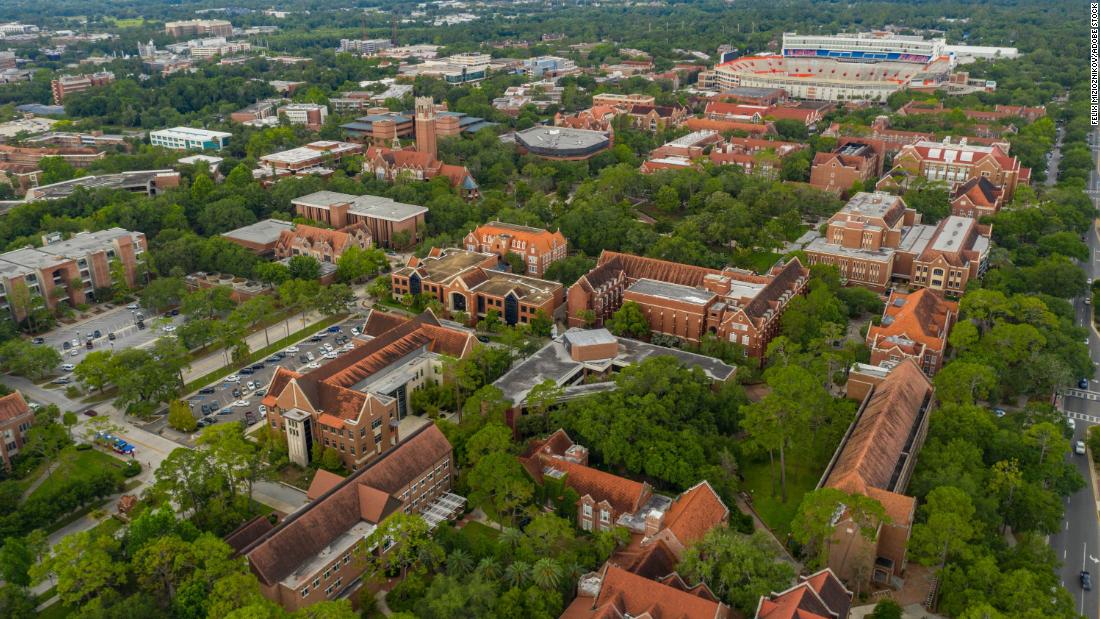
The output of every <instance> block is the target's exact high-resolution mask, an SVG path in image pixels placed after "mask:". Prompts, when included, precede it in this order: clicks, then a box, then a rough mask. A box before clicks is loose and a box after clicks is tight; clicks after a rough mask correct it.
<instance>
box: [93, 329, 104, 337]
mask: <svg viewBox="0 0 1100 619" xmlns="http://www.w3.org/2000/svg"><path fill="white" fill-rule="evenodd" d="M94 335H95V336H96V338H97V339H98V338H101V337H103V332H102V331H100V330H99V329H96V330H95V333H94Z"/></svg>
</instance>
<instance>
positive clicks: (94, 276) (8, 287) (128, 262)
mask: <svg viewBox="0 0 1100 619" xmlns="http://www.w3.org/2000/svg"><path fill="white" fill-rule="evenodd" d="M44 240H45V241H46V242H45V244H43V246H42V247H37V248H36V247H29V246H28V247H24V248H22V249H16V250H13V251H9V252H5V253H3V254H0V308H4V309H8V310H9V311H11V313H12V315H13V317H14V318H15V319H16V320H23V319H24V318H25V317H26V308H21V307H16V306H12V304H11V303H12V300H13V291H14V290H16V289H17V288H19V287H23V286H25V287H26V288H27V290H28V291H29V292H30V294H31V295H32V296H41V297H42V299H43V302H44V303H45V305H46V307H47V308H49V309H51V310H52V309H54V308H56V307H57V305H58V303H62V302H67V303H69V304H71V305H74V306H75V305H79V304H81V303H86V302H87V301H88V299H89V297H93V296H94V294H95V291H96V290H97V289H103V288H110V287H111V286H112V283H113V282H112V279H111V263H112V262H113V261H115V260H118V261H119V262H121V263H122V269H123V274H124V275H125V277H126V283H127V284H128V285H129V286H131V287H134V286H135V285H136V284H137V282H138V263H139V261H140V260H141V255H142V254H143V253H144V252H145V250H146V249H147V247H148V246H147V243H146V241H145V235H144V234H142V233H140V232H130V231H128V230H123V229H122V228H110V229H107V230H99V231H96V232H80V233H78V234H75V235H73V236H72V237H71V238H69V239H67V240H64V241H62V240H60V238H57V237H54V236H52V235H51V236H47V237H46V238H45V239H44ZM55 291H59V292H55Z"/></svg>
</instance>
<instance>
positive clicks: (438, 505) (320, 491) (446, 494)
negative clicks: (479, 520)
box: [240, 424, 466, 612]
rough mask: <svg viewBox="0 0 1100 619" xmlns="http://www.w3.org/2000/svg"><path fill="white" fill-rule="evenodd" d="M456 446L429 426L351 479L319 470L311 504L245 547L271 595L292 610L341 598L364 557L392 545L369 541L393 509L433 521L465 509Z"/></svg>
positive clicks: (356, 581)
mask: <svg viewBox="0 0 1100 619" xmlns="http://www.w3.org/2000/svg"><path fill="white" fill-rule="evenodd" d="M453 479H454V464H453V462H452V450H451V444H450V443H449V442H448V441H447V438H446V437H445V436H443V433H442V432H441V431H440V430H439V429H438V428H437V427H436V426H435V424H427V425H426V426H424V427H422V428H421V429H419V430H418V431H416V432H415V433H414V434H412V435H410V436H409V437H408V438H406V439H405V440H404V441H402V442H401V443H400V444H398V445H396V446H393V447H388V448H387V450H386V451H385V452H384V453H382V454H381V455H380V456H379V457H378V458H376V459H374V460H373V461H372V462H370V463H369V464H366V465H365V466H363V467H361V468H359V469H357V470H355V471H354V472H353V473H352V474H351V475H349V476H348V477H346V478H341V477H340V476H338V475H333V474H331V473H327V472H326V471H318V473H317V477H315V478H314V481H313V484H312V485H311V486H310V493H309V494H310V496H311V497H315V498H313V500H312V501H310V503H308V504H307V505H306V506H305V507H303V508H302V509H300V510H298V511H297V512H295V513H293V514H291V515H290V516H288V517H287V518H286V519H285V520H283V522H282V523H281V524H279V526H277V527H275V528H274V529H271V530H269V531H267V532H265V533H263V534H262V535H260V536H259V538H258V539H256V540H255V541H253V542H252V543H251V544H249V545H248V546H246V547H245V548H244V549H243V550H242V551H241V553H240V554H241V555H243V556H244V557H245V558H246V559H247V560H248V565H249V567H250V568H251V570H252V573H253V574H255V575H256V577H257V579H258V580H259V581H260V591H261V592H262V593H263V595H264V596H265V597H267V598H268V599H269V600H272V601H273V602H276V603H277V604H279V605H280V606H282V607H283V608H285V609H286V610H288V611H292V612H293V611H296V610H298V609H301V608H304V607H306V606H309V605H311V604H316V603H317V602H323V601H326V600H334V599H343V598H347V597H349V596H350V595H351V594H353V593H354V592H355V591H356V590H357V589H358V588H359V586H360V585H361V583H362V580H363V579H362V576H363V573H364V572H365V571H366V568H367V566H368V565H367V560H366V555H368V554H382V553H385V552H388V551H389V550H390V549H391V548H392V545H391V542H390V541H388V540H386V541H383V542H382V543H381V545H380V546H372V547H367V538H369V537H370V536H371V534H372V533H374V531H375V530H376V529H377V528H378V526H379V525H381V523H382V522H383V521H385V520H386V518H388V517H389V516H391V515H392V514H395V513H399V512H402V513H405V514H418V515H420V516H421V517H423V518H424V519H425V520H427V521H428V523H429V525H431V526H433V527H434V526H435V525H436V524H438V523H439V522H442V521H444V520H447V519H450V518H453V517H454V516H455V515H457V514H458V513H459V512H461V510H462V508H463V506H464V505H465V501H466V500H465V499H464V498H462V497H460V496H458V495H455V494H453V493H451V487H452V484H453Z"/></svg>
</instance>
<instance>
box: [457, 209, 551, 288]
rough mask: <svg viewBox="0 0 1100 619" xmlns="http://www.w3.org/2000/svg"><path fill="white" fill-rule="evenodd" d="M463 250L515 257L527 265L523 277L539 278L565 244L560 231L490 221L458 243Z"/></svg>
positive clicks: (502, 256) (501, 256)
mask: <svg viewBox="0 0 1100 619" xmlns="http://www.w3.org/2000/svg"><path fill="white" fill-rule="evenodd" d="M462 245H463V246H464V247H465V248H466V251H476V252H481V253H486V254H496V255H497V256H498V257H500V258H502V259H503V258H504V257H505V256H506V255H508V254H516V255H518V256H520V257H521V258H523V261H524V263H525V264H526V265H527V270H526V271H525V272H524V273H521V275H523V274H526V275H530V276H531V277H542V276H543V274H544V273H545V272H546V268H547V267H548V266H550V265H551V264H552V263H554V262H556V261H558V260H561V259H562V258H564V257H565V254H566V250H567V243H566V241H565V237H564V236H563V235H562V233H561V232H550V231H549V230H545V229H543V228H531V227H528V226H521V225H518V224H510V223H504V222H500V221H490V222H489V223H487V224H484V225H481V226H478V227H477V228H474V229H473V230H472V231H470V233H469V234H467V235H466V238H465V239H463V240H462Z"/></svg>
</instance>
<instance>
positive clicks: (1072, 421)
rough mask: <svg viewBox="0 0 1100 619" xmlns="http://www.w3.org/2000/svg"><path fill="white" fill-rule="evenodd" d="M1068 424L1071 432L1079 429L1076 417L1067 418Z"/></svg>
mask: <svg viewBox="0 0 1100 619" xmlns="http://www.w3.org/2000/svg"><path fill="white" fill-rule="evenodd" d="M1066 425H1067V426H1069V431H1070V432H1076V431H1077V420H1076V419H1067V420H1066Z"/></svg>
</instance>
